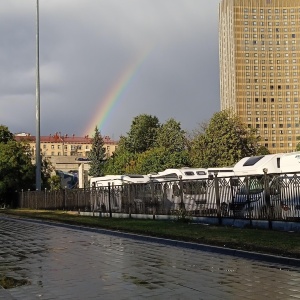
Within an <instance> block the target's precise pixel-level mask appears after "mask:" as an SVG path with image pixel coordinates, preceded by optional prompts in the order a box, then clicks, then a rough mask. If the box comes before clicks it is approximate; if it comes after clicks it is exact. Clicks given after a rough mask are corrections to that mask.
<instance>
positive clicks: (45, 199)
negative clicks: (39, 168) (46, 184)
mask: <svg viewBox="0 0 300 300" xmlns="http://www.w3.org/2000/svg"><path fill="white" fill-rule="evenodd" d="M46 203H47V188H45V196H44V209H46Z"/></svg>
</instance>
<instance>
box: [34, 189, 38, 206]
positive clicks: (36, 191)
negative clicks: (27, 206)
mask: <svg viewBox="0 0 300 300" xmlns="http://www.w3.org/2000/svg"><path fill="white" fill-rule="evenodd" d="M37 193H38V190H35V209H36V210H37Z"/></svg>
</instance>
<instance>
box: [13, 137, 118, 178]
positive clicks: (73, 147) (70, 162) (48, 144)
mask: <svg viewBox="0 0 300 300" xmlns="http://www.w3.org/2000/svg"><path fill="white" fill-rule="evenodd" d="M15 139H16V140H17V141H26V142H28V143H29V145H30V148H31V150H32V153H33V158H35V153H36V144H35V143H36V139H35V136H32V135H30V134H29V133H17V134H15ZM103 141H104V148H105V152H106V157H107V158H108V157H110V156H111V155H112V154H113V153H114V152H115V151H116V149H117V147H118V142H117V141H113V140H111V139H110V137H109V136H104V137H103ZM40 144H41V154H42V155H43V156H44V157H48V158H49V159H50V161H51V163H52V165H53V166H54V167H55V169H56V170H61V171H65V172H69V171H71V170H78V166H79V165H80V164H82V163H83V164H88V160H87V156H88V153H89V151H91V148H92V138H90V137H89V136H84V137H77V136H75V135H74V134H73V135H71V136H69V135H67V134H66V135H61V134H59V133H55V134H54V135H51V134H50V135H48V136H41V137H40Z"/></svg>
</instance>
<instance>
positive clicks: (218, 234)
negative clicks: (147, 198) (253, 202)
mask: <svg viewBox="0 0 300 300" xmlns="http://www.w3.org/2000/svg"><path fill="white" fill-rule="evenodd" d="M1 213H2V214H7V215H13V216H15V217H22V218H24V217H26V218H35V219H43V220H47V221H55V222H62V223H67V224H74V225H81V226H91V227H99V228H105V229H111V230H118V231H122V232H130V233H139V234H145V235H149V236H156V237H164V238H170V239H175V240H182V241H189V242H196V243H202V244H207V245H214V246H221V247H227V248H232V249H239V250H246V251H256V252H260V253H266V254H275V255H281V256H288V257H294V258H300V233H299V232H283V231H275V230H265V229H255V228H236V227H226V226H214V225H203V224H195V223H186V222H180V221H161V220H145V219H118V218H112V219H110V218H99V217H87V216H80V215H78V214H74V213H68V212H63V211H37V210H23V209H22V210H21V209H15V210H1V211H0V214H1Z"/></svg>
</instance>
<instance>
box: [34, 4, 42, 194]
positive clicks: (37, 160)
mask: <svg viewBox="0 0 300 300" xmlns="http://www.w3.org/2000/svg"><path fill="white" fill-rule="evenodd" d="M39 43H40V41H39V0H36V94H35V95H36V109H35V119H36V121H35V125H36V136H35V157H36V158H35V163H36V174H35V188H36V190H38V191H40V190H41V152H40V149H41V141H40V54H39V52H40V47H39Z"/></svg>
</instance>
